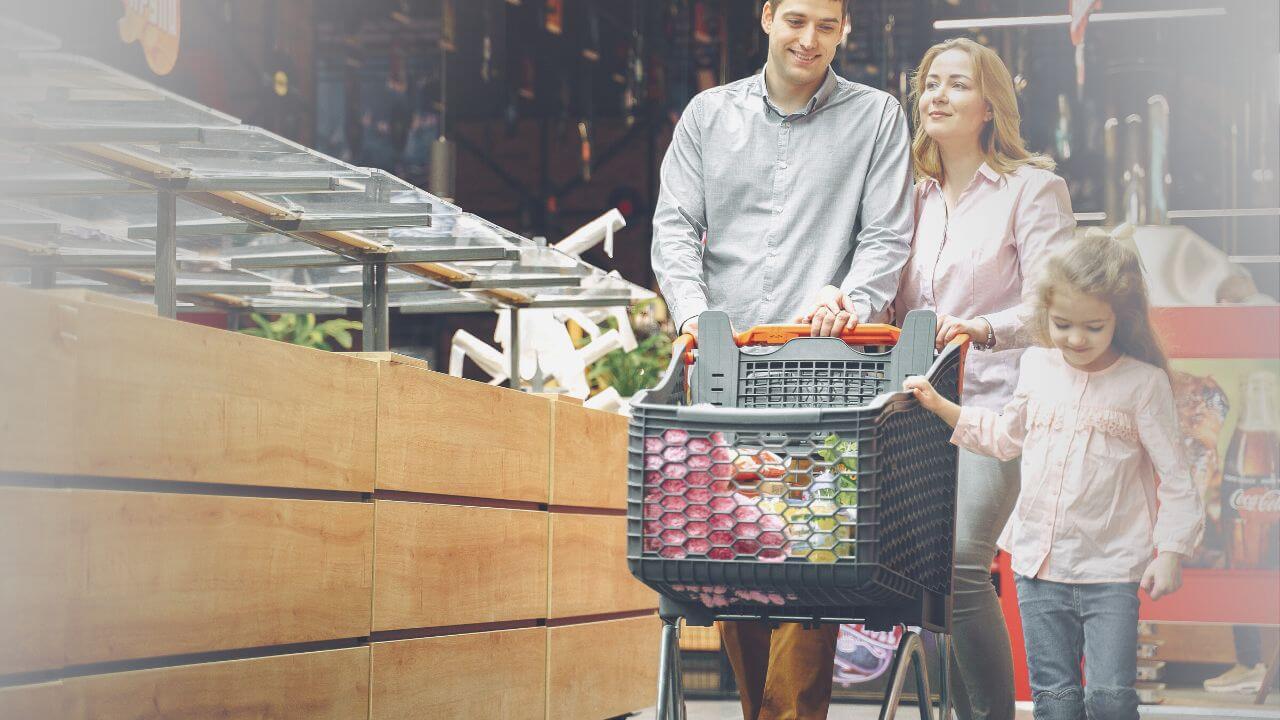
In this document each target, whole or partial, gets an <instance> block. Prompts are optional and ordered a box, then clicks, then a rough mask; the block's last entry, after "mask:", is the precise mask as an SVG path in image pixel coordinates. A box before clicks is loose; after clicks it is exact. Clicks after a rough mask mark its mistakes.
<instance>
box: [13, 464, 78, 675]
mask: <svg viewBox="0 0 1280 720" xmlns="http://www.w3.org/2000/svg"><path fill="white" fill-rule="evenodd" d="M66 499H67V491H65V490H40V489H32V488H0V675H5V674H10V673H20V672H34V671H38V670H54V669H57V668H60V667H62V666H63V665H64V664H65V660H66V653H65V638H66V623H67V613H68V606H67V595H68V593H67V588H68V582H69V578H70V568H69V567H68V566H67V562H68V549H69V547H70V532H71V518H70V517H69V516H68V515H67V514H66V512H65V510H66V502H65V501H66Z"/></svg>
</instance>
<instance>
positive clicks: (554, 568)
mask: <svg viewBox="0 0 1280 720" xmlns="http://www.w3.org/2000/svg"><path fill="white" fill-rule="evenodd" d="M548 549H549V561H548V562H549V564H550V583H551V584H550V590H549V592H548V600H547V617H548V618H567V617H577V616H584V615H603V614H607V613H618V612H627V611H631V610H647V609H651V608H652V609H656V608H657V607H658V595H657V593H655V592H653V591H652V590H650V589H649V588H648V587H646V586H645V585H644V584H643V583H641V582H640V581H639V580H636V579H635V578H634V577H632V575H631V572H630V571H629V570H628V569H627V518H626V517H625V516H623V515H580V514H575V513H551V542H550V544H549V546H548Z"/></svg>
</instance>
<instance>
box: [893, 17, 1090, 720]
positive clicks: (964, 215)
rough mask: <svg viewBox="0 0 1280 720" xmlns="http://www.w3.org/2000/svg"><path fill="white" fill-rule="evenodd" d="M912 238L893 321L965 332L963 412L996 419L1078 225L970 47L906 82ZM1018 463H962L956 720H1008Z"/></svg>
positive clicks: (988, 63)
mask: <svg viewBox="0 0 1280 720" xmlns="http://www.w3.org/2000/svg"><path fill="white" fill-rule="evenodd" d="M912 100H913V102H912V106H913V113H914V115H915V127H916V130H915V137H914V138H913V141H912V145H911V154H912V159H913V160H914V162H915V170H916V174H917V183H916V193H915V197H916V230H915V237H914V240H913V241H912V250H911V259H910V260H909V261H908V262H907V266H906V268H905V269H904V270H903V274H902V280H901V283H900V285H899V288H898V296H897V300H896V301H895V302H894V311H895V314H896V316H897V317H899V318H901V317H903V316H905V314H906V313H907V312H908V311H909V310H913V309H915V308H932V309H933V310H935V311H936V312H937V313H938V338H937V340H938V343H939V344H940V345H941V344H943V343H946V342H948V341H949V340H951V339H952V338H953V337H955V336H956V335H957V334H959V333H967V334H968V335H969V337H970V338H972V339H973V341H974V345H975V346H976V347H978V348H981V350H982V352H972V353H969V359H968V362H967V365H966V368H965V377H964V397H963V398H962V400H963V404H965V405H969V406H976V407H981V408H988V409H991V410H994V411H997V412H998V411H1000V410H1001V409H1002V408H1003V407H1004V406H1005V404H1006V403H1008V402H1009V400H1010V399H1011V398H1012V397H1013V390H1014V385H1015V382H1016V380H1017V377H1018V365H1019V361H1020V359H1021V357H1022V353H1023V350H1024V349H1025V348H1026V347H1027V346H1028V345H1030V344H1031V341H1032V338H1031V337H1029V333H1028V332H1027V330H1025V329H1024V326H1026V321H1027V320H1028V319H1030V317H1031V315H1032V312H1033V311H1032V304H1031V303H1030V298H1029V296H1030V291H1031V288H1032V286H1033V278H1034V277H1035V275H1036V273H1037V271H1038V268H1039V266H1040V265H1041V263H1042V261H1043V259H1044V258H1045V257H1047V256H1048V254H1049V252H1050V251H1051V250H1053V249H1054V248H1055V247H1056V246H1058V245H1059V244H1060V243H1062V242H1064V241H1066V240H1068V239H1070V238H1071V235H1072V232H1073V230H1074V229H1075V219H1074V217H1073V216H1072V213H1071V199H1070V197H1069V196H1068V194H1067V186H1066V183H1065V182H1063V180H1062V178H1060V177H1058V176H1057V175H1055V174H1054V173H1053V167H1054V164H1053V161H1052V160H1051V159H1049V158H1047V157H1044V156H1042V155H1037V154H1033V153H1031V152H1029V151H1028V150H1027V149H1026V146H1025V145H1024V144H1023V141H1022V137H1021V135H1020V129H1019V124H1020V122H1021V118H1020V115H1019V113H1018V100H1017V96H1016V95H1015V92H1014V87H1013V79H1012V78H1011V77H1010V75H1009V70H1008V68H1006V67H1005V65H1004V62H1002V61H1001V60H1000V57H999V56H998V55H997V54H996V53H995V52H994V51H992V50H991V49H990V48H986V47H983V46H982V45H979V44H978V43H976V42H973V41H972V40H968V39H965V38H958V39H953V40H947V41H946V42H942V43H939V44H937V45H934V46H933V47H931V48H929V51H928V52H926V53H925V55H924V58H923V59H922V60H921V61H920V67H919V69H918V70H917V71H916V74H915V77H914V78H913V81H912ZM1018 468H1019V465H1018V461H1017V460H1016V459H1015V460H1010V461H1005V462H1001V461H999V460H996V459H994V458H991V457H987V456H983V455H978V454H976V453H973V452H970V451H968V450H963V449H962V450H961V451H960V465H959V472H958V482H959V490H960V492H959V495H958V501H957V508H956V555H955V575H954V591H953V592H954V599H953V602H954V609H953V613H952V632H953V636H954V639H955V642H954V662H955V666H956V671H955V672H953V674H952V677H953V681H952V689H953V696H954V698H955V700H956V710H957V712H958V713H959V715H960V717H961V718H962V720H967V719H968V718H990V719H991V720H1005V719H1009V720H1012V718H1013V717H1014V703H1013V661H1012V656H1011V653H1010V648H1009V633H1008V630H1007V629H1006V628H1005V624H1004V617H1003V616H1002V614H1001V612H1000V605H999V601H998V600H997V598H996V594H995V589H994V587H993V586H992V584H991V573H990V566H991V561H992V558H993V557H994V556H995V548H996V540H997V537H998V536H999V534H1000V531H1001V530H1002V529H1003V528H1004V526H1005V523H1006V521H1008V519H1009V514H1010V512H1011V511H1012V510H1013V505H1014V501H1015V500H1016V499H1017V496H1018V488H1019V484H1020V483H1019V470H1018Z"/></svg>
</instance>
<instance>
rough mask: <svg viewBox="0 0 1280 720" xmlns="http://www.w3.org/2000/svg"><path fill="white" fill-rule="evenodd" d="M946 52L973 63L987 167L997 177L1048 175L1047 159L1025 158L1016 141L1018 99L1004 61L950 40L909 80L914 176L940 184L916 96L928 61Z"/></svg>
mask: <svg viewBox="0 0 1280 720" xmlns="http://www.w3.org/2000/svg"><path fill="white" fill-rule="evenodd" d="M948 50H961V51H963V52H965V53H966V54H968V56H969V60H970V61H971V62H972V63H973V74H974V78H973V82H974V85H975V89H976V90H977V91H978V94H979V95H981V96H982V97H983V99H985V100H986V101H987V104H988V105H989V106H990V107H991V120H990V121H988V122H987V124H986V127H984V128H983V129H982V136H981V138H980V140H981V143H982V152H983V154H985V155H986V160H987V165H989V166H990V167H991V169H992V170H995V171H996V172H998V173H1000V174H1001V175H1004V174H1006V173H1011V172H1013V171H1015V170H1017V169H1018V168H1020V167H1022V166H1023V165H1030V166H1031V167H1036V168H1042V169H1045V170H1052V169H1053V168H1054V162H1053V159H1052V158H1050V157H1048V156H1045V155H1040V154H1038V153H1033V152H1030V151H1029V150H1027V147H1026V144H1025V143H1023V141H1022V134H1021V125H1022V115H1021V113H1019V112H1018V96H1017V94H1016V93H1015V92H1014V89H1013V78H1012V77H1011V76H1010V75H1009V68H1007V67H1005V65H1004V61H1003V60H1001V59H1000V56H999V55H997V54H996V51H994V50H992V49H991V48H989V47H984V46H982V45H979V44H978V43H976V42H974V41H972V40H970V39H969V38H952V39H950V40H944V41H943V42H940V43H938V44H937V45H934V46H933V47H931V48H929V50H928V52H926V53H925V54H924V57H923V58H921V59H920V67H918V68H916V73H915V75H914V76H913V77H912V78H911V115H912V117H913V118H914V119H915V126H916V133H915V137H914V138H912V140H911V159H912V161H914V163H915V171H916V176H917V177H920V178H925V177H930V178H933V179H934V180H937V181H939V182H941V181H942V156H941V155H940V154H939V152H938V143H937V142H935V141H934V139H933V138H931V137H929V134H928V133H926V132H925V131H924V124H923V123H922V122H921V121H920V95H921V93H922V92H923V90H924V84H925V79H926V78H927V77H928V76H929V67H930V66H932V65H933V61H934V59H936V58H937V57H938V56H939V55H941V54H942V53H944V52H946V51H948Z"/></svg>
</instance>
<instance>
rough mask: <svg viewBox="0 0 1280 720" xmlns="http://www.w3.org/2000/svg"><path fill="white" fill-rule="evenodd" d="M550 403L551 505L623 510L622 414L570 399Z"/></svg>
mask: <svg viewBox="0 0 1280 720" xmlns="http://www.w3.org/2000/svg"><path fill="white" fill-rule="evenodd" d="M551 406H552V413H553V414H554V419H553V420H552V428H554V430H553V433H554V436H553V439H552V450H551V501H550V502H551V504H552V505H576V506H579V507H597V508H617V509H626V507H627V419H626V418H625V417H623V416H622V415H618V414H616V413H608V412H602V411H600V410H590V409H588V408H583V407H575V406H574V405H572V404H569V403H563V402H555V403H552V404H551Z"/></svg>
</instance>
